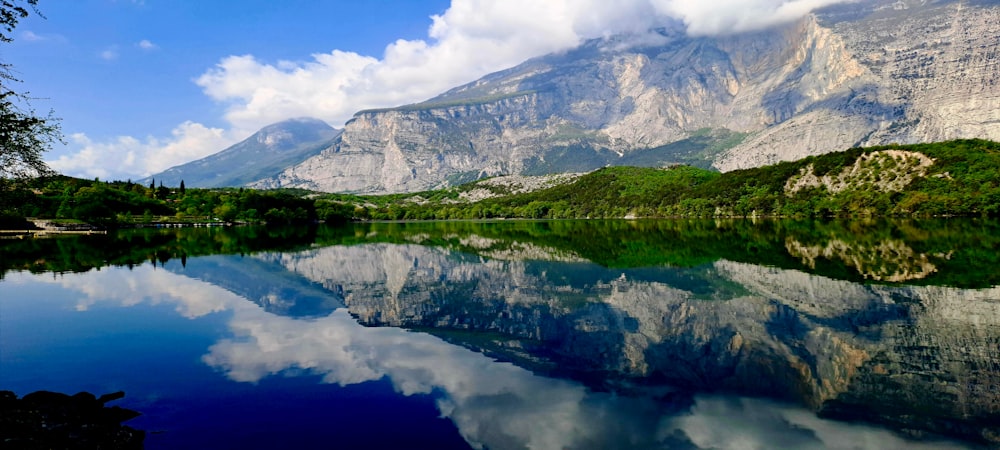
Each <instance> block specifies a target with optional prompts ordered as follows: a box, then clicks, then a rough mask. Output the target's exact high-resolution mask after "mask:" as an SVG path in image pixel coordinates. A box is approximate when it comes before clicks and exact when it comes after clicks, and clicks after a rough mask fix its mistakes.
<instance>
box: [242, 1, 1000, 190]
mask: <svg viewBox="0 0 1000 450" xmlns="http://www.w3.org/2000/svg"><path fill="white" fill-rule="evenodd" d="M998 22H1000V3H998V2H997V1H996V0H990V1H985V0H979V1H967V0H966V1H957V0H937V1H934V0H931V1H925V0H901V1H895V0H892V1H890V0H874V1H868V2H850V3H847V4H843V5H839V6H834V7H829V8H826V9H823V10H821V11H819V12H817V13H815V14H812V15H809V16H807V17H805V18H803V19H801V20H799V21H797V22H795V23H791V24H787V25H783V26H780V27H776V28H772V29H769V30H764V31H759V32H753V33H743V34H735V35H727V36H714V37H713V36H689V35H687V34H686V33H685V32H684V31H683V30H682V29H681V28H680V26H679V25H675V26H673V27H667V28H664V29H660V30H657V31H655V32H650V33H649V34H647V35H643V36H614V37H610V38H606V39H598V40H593V41H589V42H586V43H584V44H583V45H581V46H580V47H579V48H577V49H575V50H571V51H567V52H564V53H560V54H553V55H548V56H544V57H541V58H537V59H532V60H529V61H527V62H525V63H523V64H521V65H519V66H516V67H513V68H511V69H508V70H504V71H501V72H498V73H494V74H491V75H487V76H486V77H483V78H482V79H480V80H477V81H475V82H473V83H470V84H467V85H464V86H460V87H457V88H455V89H452V90H450V91H448V92H446V93H444V94H442V95H440V96H438V97H436V98H433V99H431V100H428V101H426V102H423V103H418V104H414V105H406V106H402V107H397V108H389V109H381V110H368V111H361V112H359V113H357V114H356V115H355V116H354V118H353V119H351V120H350V121H349V122H348V123H347V124H346V126H345V129H344V132H343V134H342V135H341V136H340V137H339V138H337V139H336V140H335V141H334V142H333V143H332V145H330V146H329V147H328V148H326V149H324V150H323V151H322V152H321V153H320V154H318V155H316V156H314V157H311V158H309V159H308V160H305V161H303V162H302V163H301V164H297V165H295V166H293V167H289V168H288V169H287V170H284V171H283V172H282V173H280V174H279V175H277V176H274V177H270V178H267V179H264V180H261V181H260V182H257V183H253V184H252V185H253V186H255V187H279V186H287V187H303V188H309V189H315V190H322V191H329V192H361V193H393V192H413V191H421V190H426V189H430V188H436V187H443V186H448V185H454V184H458V183H461V182H466V181H471V180H474V179H478V178H481V177H484V176H494V175H502V174H528V175H531V174H542V173H553V172H580V171H587V170H592V169H595V168H598V167H603V166H605V165H609V164H610V165H642V166H661V165H665V164H672V163H686V164H692V165H698V166H703V167H708V166H713V167H715V168H717V169H720V170H723V171H728V170H733V169H739V168H746V167H754V166H760V165H766V164H771V163H774V162H777V161H782V160H793V159H798V158H801V157H804V156H807V155H812V154H820V153H826V152H831V151H835V150H841V149H844V148H849V147H852V146H858V145H876V144H888V143H915V142H927V141H940V140H947V139H954V138H985V139H992V140H998V139H1000V82H998V76H1000V75H998V72H997V70H996V67H998V66H1000V53H998V52H997V51H996V48H998V44H1000V33H998V28H997V25H996V24H997V23H998Z"/></svg>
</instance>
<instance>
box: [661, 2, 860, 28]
mask: <svg viewBox="0 0 1000 450" xmlns="http://www.w3.org/2000/svg"><path fill="white" fill-rule="evenodd" d="M651 1H652V2H653V4H654V5H655V7H656V10H657V11H658V12H659V13H660V14H663V15H667V16H672V17H676V18H678V19H681V20H682V21H684V23H685V25H686V26H687V30H688V33H690V34H693V35H717V34H729V33H740V32H745V31H755V30H759V29H763V28H766V27H770V26H773V25H778V24H782V23H786V22H790V21H793V20H796V19H799V18H801V17H803V16H805V15H806V14H809V13H810V12H812V11H815V10H816V9H819V8H822V7H824V6H830V5H833V4H836V3H844V2H845V0H717V1H713V2H692V1H688V0H651Z"/></svg>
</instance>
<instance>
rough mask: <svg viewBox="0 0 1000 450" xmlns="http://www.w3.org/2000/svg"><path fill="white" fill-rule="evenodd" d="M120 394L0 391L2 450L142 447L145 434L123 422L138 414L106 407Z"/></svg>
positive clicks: (120, 394) (123, 409) (0, 438)
mask: <svg viewBox="0 0 1000 450" xmlns="http://www.w3.org/2000/svg"><path fill="white" fill-rule="evenodd" d="M124 396H125V393H124V392H115V393H111V394H106V395H102V396H101V397H100V398H98V397H96V396H94V394H91V393H89V392H81V393H79V394H76V395H72V396H71V395H66V394H60V393H57V392H48V391H38V392H33V393H31V394H28V395H25V396H24V397H22V398H20V399H18V398H17V395H16V394H14V393H13V392H10V391H0V442H2V443H3V444H2V446H3V448H5V449H84V448H88V449H90V448H100V449H141V448H143V440H144V439H145V437H146V433H145V432H144V431H142V430H136V429H134V428H131V427H128V426H124V425H122V422H125V421H128V420H131V419H134V418H135V417H138V416H139V415H140V414H139V413H138V412H135V411H132V410H129V409H125V408H120V407H118V406H112V407H107V406H105V404H106V403H108V402H110V401H114V400H118V399H120V398H122V397H124Z"/></svg>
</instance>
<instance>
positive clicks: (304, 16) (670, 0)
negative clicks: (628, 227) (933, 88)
mask: <svg viewBox="0 0 1000 450" xmlns="http://www.w3.org/2000/svg"><path fill="white" fill-rule="evenodd" d="M843 1H852V0H716V1H712V2H702V1H694V0H619V1H616V2H608V1H606V0H544V1H539V0H366V1H357V0H354V1H341V0H327V1H313V0H285V1H281V2H275V1H273V0H241V1H239V2H223V1H205V0H41V1H40V2H39V5H38V6H39V11H40V12H41V13H42V14H43V15H44V18H43V17H40V16H38V15H36V14H32V15H31V16H30V17H28V18H27V19H24V20H23V21H21V23H19V24H18V26H17V28H16V29H15V32H14V38H15V40H14V42H12V43H8V44H2V45H0V61H4V62H6V63H8V64H11V65H12V66H13V67H14V72H15V75H16V76H17V77H19V78H21V79H22V80H23V82H22V83H20V85H17V86H14V89H15V90H17V91H21V92H23V91H28V92H30V94H31V96H32V97H34V98H35V100H33V101H32V106H33V107H34V109H35V110H36V111H38V112H39V113H43V114H44V113H45V112H47V111H49V110H50V109H51V110H52V111H54V115H55V116H56V117H59V118H60V119H61V125H62V130H63V133H64V135H65V141H66V144H65V145H59V144H57V145H56V146H55V147H54V148H53V149H52V150H51V151H49V152H47V153H46V155H45V156H46V160H47V161H48V162H49V164H50V165H51V166H52V167H53V168H54V169H56V170H57V171H60V172H62V173H64V174H67V175H73V176H79V177H85V178H94V177H98V178H101V179H104V180H110V179H120V180H124V179H139V178H143V177H145V176H148V175H151V174H154V173H157V172H160V171H163V170H165V169H168V168H170V167H173V166H175V165H179V164H183V163H186V162H189V161H193V160H196V159H200V158H203V157H205V156H208V155H211V154H213V153H216V152H219V151H221V150H223V149H225V148H226V147H228V146H230V145H232V144H235V143H237V142H239V141H241V140H243V139H245V138H247V137H248V136H249V135H251V134H253V133H254V132H256V131H257V130H259V129H260V128H261V127H263V126H266V125H269V124H272V123H275V122H279V121H282V120H285V119H289V118H294V117H316V118H319V119H322V120H325V121H326V122H327V123H329V124H330V125H332V126H335V127H341V126H343V124H344V122H346V121H347V120H348V119H350V118H351V116H352V115H353V114H354V113H355V112H357V111H359V110H362V109H368V108H380V107H391V106H398V105H403V104H408V103H414V102H419V101H423V100H426V99H429V98H431V97H434V96H435V95H437V94H440V93H442V92H444V91H446V90H448V89H450V88H452V87H455V86H458V85H461V84H464V83H468V82H471V81H474V80H476V79H477V78H479V77H482V76H483V75H486V74H488V73H491V72H495V71H498V70H502V69H505V68H508V67H511V66H514V65H516V64H518V63H520V62H522V61H524V60H526V59H529V58H532V57H536V56H541V55H544V54H547V53H552V52H558V51H564V50H567V49H570V48H573V47H575V46H577V45H579V44H580V43H582V42H583V41H585V40H587V39H593V38H601V37H606V36H610V35H612V34H619V33H643V32H646V31H648V30H649V29H650V28H654V27H656V26H660V25H662V24H664V23H667V22H668V21H670V22H676V21H681V22H682V23H683V24H684V25H685V26H686V27H687V30H688V32H689V34H692V35H713V34H720V33H732V32H742V31H752V30H756V29H760V28H763V27H767V26H771V25H774V24H777V23H782V22H786V21H790V20H794V19H797V18H800V17H802V16H803V15H805V14H808V13H809V12H810V11H812V10H814V9H816V8H819V7H822V6H826V5H829V4H833V3H838V2H843Z"/></svg>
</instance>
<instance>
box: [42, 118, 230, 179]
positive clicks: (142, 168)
mask: <svg viewBox="0 0 1000 450" xmlns="http://www.w3.org/2000/svg"><path fill="white" fill-rule="evenodd" d="M241 135H242V133H240V132H239V131H232V130H229V131H227V130H223V129H221V128H209V127H206V126H204V125H202V124H199V123H194V122H184V123H182V124H180V125H178V126H177V127H176V128H174V130H173V132H172V133H171V135H170V137H168V138H156V137H147V138H145V139H142V140H140V139H136V138H134V137H131V136H119V137H117V138H115V139H114V140H111V141H103V142H100V141H94V140H91V139H90V138H89V137H87V135H86V134H83V133H77V134H73V135H71V136H70V141H71V144H72V145H73V146H75V147H77V148H78V150H77V151H76V152H74V153H72V154H70V155H63V156H60V157H59V158H58V159H56V160H54V161H49V165H50V166H52V168H53V169H55V170H57V171H59V172H61V173H65V174H70V175H74V176H82V177H86V178H92V177H100V178H102V179H110V178H122V177H125V176H128V174H132V175H134V177H135V178H141V177H145V176H148V175H151V174H154V173H158V172H161V171H163V170H166V169H168V168H170V167H173V166H176V165H178V164H183V163H185V162H188V161H192V160H196V159H200V158H204V157H206V156H208V155H211V154H213V153H216V152H218V151H219V150H221V149H224V148H226V147H228V146H230V145H232V144H233V143H235V142H237V141H238V138H237V136H241Z"/></svg>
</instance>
